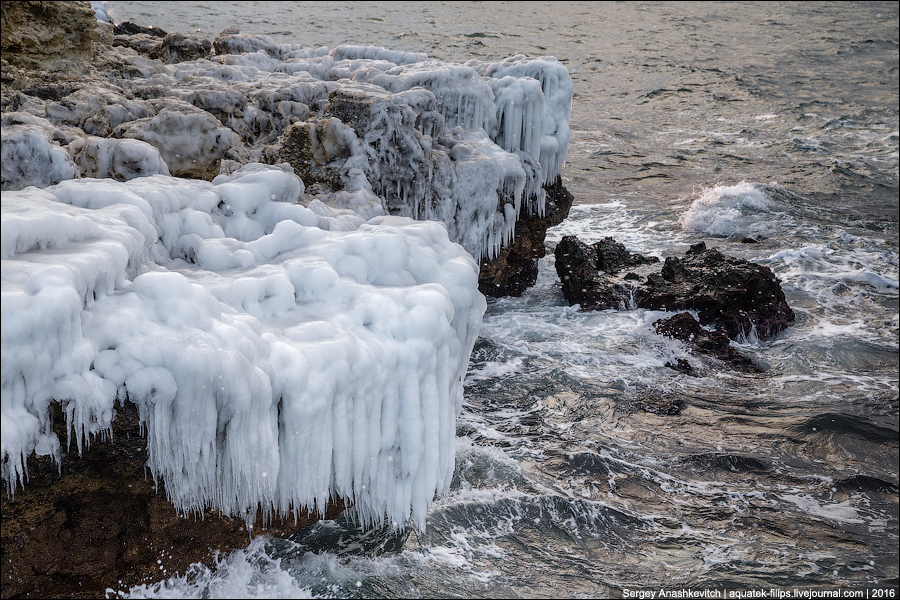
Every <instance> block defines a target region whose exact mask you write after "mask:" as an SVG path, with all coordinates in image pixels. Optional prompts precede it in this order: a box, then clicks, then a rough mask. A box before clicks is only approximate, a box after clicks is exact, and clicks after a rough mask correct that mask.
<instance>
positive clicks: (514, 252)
mask: <svg viewBox="0 0 900 600" xmlns="http://www.w3.org/2000/svg"><path fill="white" fill-rule="evenodd" d="M544 191H545V192H546V194H547V198H546V200H545V204H544V214H543V216H540V215H534V214H523V215H521V216H520V217H519V220H518V221H516V229H515V239H513V241H512V243H511V244H510V245H508V246H504V247H503V248H501V250H500V253H499V254H498V255H497V256H496V257H495V258H494V259H493V260H488V259H487V258H483V259H482V260H481V272H480V274H479V276H478V289H479V290H480V291H481V293H482V294H484V295H485V296H491V297H494V298H497V297H501V296H521V295H522V293H523V292H524V291H525V290H526V289H528V288H529V287H531V286H532V285H534V282H535V281H536V280H537V274H538V260H539V259H541V258H543V257H544V255H545V254H546V252H547V250H546V247H545V246H544V238H545V237H546V235H547V229H549V228H550V227H554V226H556V225H559V224H560V223H562V222H563V220H564V219H565V218H566V217H568V216H569V209H570V208H572V202H573V201H574V200H575V198H574V197H573V196H572V194H571V193H570V192H569V190H567V189H566V187H565V186H564V185H563V183H562V179H561V178H557V179H556V181H555V182H554V183H553V184H551V185H545V186H544Z"/></svg>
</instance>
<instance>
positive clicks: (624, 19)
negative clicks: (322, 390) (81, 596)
mask: <svg viewBox="0 0 900 600" xmlns="http://www.w3.org/2000/svg"><path fill="white" fill-rule="evenodd" d="M113 14H114V16H115V18H116V19H117V20H123V19H128V20H132V21H135V22H137V23H140V24H145V25H149V24H153V25H156V26H159V27H162V28H163V29H167V30H176V31H178V30H180V31H190V30H193V29H200V30H201V31H202V32H203V33H206V34H209V35H210V36H213V35H215V34H216V33H217V32H218V31H220V30H222V29H224V28H225V27H228V26H234V25H237V26H239V27H240V28H241V30H242V32H244V33H256V34H265V35H269V36H271V37H273V38H275V39H276V40H279V41H285V42H288V41H289V42H294V43H302V44H304V45H309V46H311V47H318V46H323V45H324V46H328V47H334V46H336V45H339V44H342V43H356V44H367V45H368V44H372V45H379V46H384V47H387V48H391V49H395V50H406V51H416V52H426V53H428V54H429V56H432V57H435V58H438V59H443V60H448V61H455V62H464V61H466V60H468V59H471V58H479V59H499V58H504V57H507V56H512V55H515V54H520V53H523V54H529V55H553V56H556V57H557V58H559V59H560V60H562V61H563V62H564V63H565V64H566V65H567V66H568V68H569V70H570V72H571V74H572V78H573V80H574V82H575V100H574V105H573V110H572V133H573V138H572V145H571V149H570V153H569V160H568V162H567V165H566V169H565V171H564V181H565V183H566V185H567V186H568V187H569V189H570V190H571V191H572V192H573V194H574V195H575V197H576V206H575V207H574V208H573V210H572V213H571V215H570V218H569V219H568V220H567V221H566V222H565V223H563V224H562V225H561V226H559V227H557V228H555V229H553V230H551V231H550V233H549V236H548V246H549V247H551V248H552V247H553V246H554V245H555V244H556V242H557V241H558V240H559V239H560V238H561V237H562V236H563V235H566V234H576V235H578V236H579V237H580V238H581V239H583V240H585V241H588V242H593V241H597V240H599V239H600V238H602V237H605V236H612V237H614V238H615V239H616V240H618V241H621V242H623V243H624V244H625V245H626V246H627V247H628V248H629V250H631V251H636V252H642V253H646V254H653V255H656V256H660V257H665V256H668V255H671V254H680V253H682V252H683V251H684V250H686V249H687V247H688V245H689V244H692V243H696V242H697V241H700V240H703V241H705V242H706V243H707V245H708V246H711V247H717V248H719V249H720V250H721V251H723V252H725V253H729V254H733V255H736V256H741V257H743V258H746V259H748V260H753V261H756V262H759V263H762V264H765V265H767V266H768V267H770V268H771V269H772V270H773V271H774V272H775V273H776V274H777V275H778V277H779V278H780V280H781V281H782V284H783V286H784V289H785V293H786V295H787V299H788V302H789V303H790V305H791V306H792V308H794V310H795V312H796V313H797V320H796V322H795V323H794V325H793V326H792V327H791V328H789V329H788V330H787V331H786V332H785V333H783V334H782V335H780V336H779V337H777V338H776V339H774V340H770V341H767V342H762V343H761V342H759V341H758V340H753V339H751V340H747V341H746V343H743V344H741V345H740V347H741V350H742V351H744V352H745V353H746V354H748V355H750V356H751V357H753V358H754V359H755V360H756V361H757V362H758V363H759V364H760V365H762V366H763V367H764V369H765V372H764V373H761V374H758V375H746V374H742V373H737V372H734V371H731V370H729V369H728V368H727V367H725V366H723V365H722V364H719V363H717V362H715V361H713V360H708V359H704V358H700V357H698V356H695V355H692V354H690V352H689V351H688V350H687V348H686V347H684V346H683V345H682V344H681V343H680V342H677V341H673V340H669V339H666V338H662V337H660V336H658V335H656V334H655V333H654V330H653V327H652V323H653V322H654V321H656V320H658V319H660V318H664V317H665V316H667V315H666V313H663V312H652V311H643V310H638V311H631V312H611V311H607V312H601V313H580V312H578V311H577V310H576V309H574V308H570V307H567V306H565V302H564V300H563V298H562V294H561V292H560V289H559V282H558V279H557V277H556V272H555V269H554V266H553V257H552V253H550V255H549V256H548V257H547V258H545V259H544V260H542V262H541V266H540V274H539V279H538V283H537V285H536V286H535V287H534V288H533V289H531V290H529V291H528V292H527V293H526V294H525V295H524V296H523V297H521V298H508V299H501V300H492V301H489V307H488V313H487V315H486V318H485V324H484V328H483V331H482V337H481V339H480V340H479V342H478V344H477V345H476V348H475V352H474V355H473V357H472V361H471V365H470V370H469V375H468V377H467V401H466V406H465V408H464V410H463V413H462V415H461V416H460V419H459V426H458V430H457V434H458V441H457V470H456V475H455V478H454V485H453V490H452V492H451V494H450V495H449V496H448V497H446V498H442V499H440V500H439V501H438V502H437V503H436V505H435V507H434V508H433V510H432V512H431V514H430V515H429V518H428V527H427V530H426V531H425V532H416V531H412V532H410V531H407V533H405V534H403V535H397V534H395V533H392V532H390V531H369V532H364V531H359V530H356V529H355V528H354V527H353V526H352V524H349V523H344V522H342V521H340V520H339V521H335V522H322V523H320V524H319V525H317V526H315V527H314V528H313V529H311V530H308V531H305V532H303V533H301V534H299V535H298V536H296V537H295V539H294V540H287V541H285V540H279V541H275V542H266V541H265V540H262V539H260V540H257V541H256V542H254V543H253V544H251V546H250V547H249V548H247V549H246V550H244V551H241V552H236V553H233V554H232V555H230V556H227V557H223V558H222V562H221V564H220V565H219V567H218V568H217V569H215V570H214V571H209V570H207V569H205V568H199V567H198V568H197V569H196V570H195V571H194V572H192V573H189V574H187V575H185V576H182V577H176V578H173V579H170V580H167V581H165V582H160V583H159V584H157V585H154V586H149V587H142V588H136V589H134V590H131V594H132V595H133V596H136V597H140V596H154V597H182V596H185V595H187V596H194V597H236V596H237V597H255V596H258V597H273V596H281V597H287V596H305V595H307V596H308V595H316V596H337V597H380V596H388V597H407V596H425V597H447V596H456V597H560V596H566V597H568V596H574V597H595V596H604V595H613V596H619V595H621V594H622V593H623V591H624V590H626V589H629V590H634V589H639V588H643V589H650V588H655V589H659V588H660V587H661V586H665V587H668V588H682V587H684V588H691V589H702V588H709V587H716V588H720V589H722V588H727V589H755V588H761V589H769V588H771V587H773V586H780V587H784V588H795V587H796V588H801V589H809V588H812V589H819V590H829V589H836V588H838V587H843V588H854V589H863V588H874V587H893V588H896V586H897V584H898V555H897V543H898V410H900V400H898V348H900V345H898V328H900V322H898V305H900V303H898V239H897V235H898V106H897V101H898V7H897V5H896V4H895V3H796V4H794V3H778V4H774V3H766V4H733V3H725V4H705V3H704V4H693V3H671V4H670V3H630V4H612V3H598V4H595V3H585V4H579V3H575V4H563V3H558V2H557V3H553V4H552V5H551V4H550V3H536V2H529V3H499V4H497V3H479V4H468V3H455V2H449V3H430V4H421V3H389V4H371V5H370V4H363V3H359V4H358V3H323V4H309V3H280V2H258V3H219V2H182V3H153V2H115V3H113ZM745 236H752V237H755V238H757V239H760V240H761V242H760V243H758V244H741V243H738V240H739V239H740V238H743V237H745ZM677 358H687V359H688V360H689V361H690V362H691V363H692V364H693V365H694V366H695V368H696V369H697V370H698V371H699V373H700V376H699V377H688V376H686V375H682V374H679V373H677V372H676V371H673V370H671V369H669V368H667V367H665V363H666V362H671V361H673V360H674V359H677ZM660 400H662V401H664V402H668V403H673V402H678V403H680V405H681V406H683V408H682V410H681V412H680V413H679V414H677V415H658V414H655V413H653V412H648V411H647V410H646V407H647V406H650V405H653V404H654V403H658V402H659V401H660Z"/></svg>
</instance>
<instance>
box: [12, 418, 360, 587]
mask: <svg viewBox="0 0 900 600" xmlns="http://www.w3.org/2000/svg"><path fill="white" fill-rule="evenodd" d="M120 413H121V414H120V415H119V417H118V418H117V419H116V420H115V421H114V422H113V437H112V439H111V440H99V439H95V440H94V442H93V443H92V444H91V446H90V448H89V449H86V450H85V453H84V455H83V456H81V457H78V456H77V454H76V453H74V452H73V453H71V454H68V455H65V454H64V456H63V460H62V463H61V465H60V466H59V467H58V466H57V465H55V464H52V463H51V461H50V459H49V458H46V457H44V458H36V457H34V456H32V457H31V458H30V459H29V461H28V472H29V481H28V483H27V485H26V486H25V489H18V490H16V491H15V495H14V496H13V497H12V498H10V497H9V496H7V495H6V494H3V495H2V498H0V507H2V517H3V527H2V546H3V551H2V559H0V560H2V595H0V596H2V597H3V598H23V597H29V596H32V597H44V598H46V597H55V598H100V597H104V592H105V590H106V589H107V588H113V589H127V588H128V587H129V586H132V585H138V584H140V583H143V582H150V581H158V580H159V579H160V578H161V577H162V576H164V575H173V574H175V573H176V572H180V573H183V572H185V570H186V569H187V568H188V567H189V566H190V565H191V564H192V563H195V562H206V563H209V562H211V559H212V558H213V556H214V554H215V552H216V551H222V552H224V551H228V550H231V549H234V548H242V547H244V546H246V545H247V542H248V540H249V539H250V533H249V532H248V531H247V530H246V529H245V527H244V522H243V521H242V520H239V519H231V518H229V517H226V516H224V515H222V514H220V513H218V512H216V511H213V510H206V511H205V512H204V514H203V515H191V516H188V517H182V516H179V515H177V514H176V512H175V509H174V508H173V507H172V505H171V504H170V503H169V502H168V500H167V499H166V494H165V491H164V489H163V484H162V482H161V481H160V482H158V483H155V482H154V481H153V479H152V478H149V477H150V476H149V473H148V472H147V470H146V466H145V465H146V463H147V440H146V438H145V437H143V436H142V435H141V431H140V426H139V419H138V414H137V408H136V407H135V406H134V405H133V404H131V403H127V404H126V405H125V407H124V408H123V409H121V410H120ZM54 422H55V423H56V429H57V430H58V431H57V434H58V435H59V436H60V439H64V437H65V431H64V430H65V426H64V423H65V417H64V415H62V413H61V411H57V414H56V416H55V418H54ZM342 508H343V507H342V505H340V504H339V503H338V504H334V505H332V506H329V507H328V508H327V509H326V514H325V516H326V518H330V519H333V518H334V517H335V515H336V514H337V513H338V512H340V511H341V510H342ZM316 520H317V519H316V518H315V517H313V518H311V519H310V518H309V516H308V515H307V516H306V517H304V518H301V519H299V520H298V521H297V523H294V522H293V520H290V519H289V520H285V521H282V522H278V523H273V524H271V525H270V527H269V529H268V530H266V531H267V532H268V533H271V534H275V535H287V534H291V533H294V532H296V531H297V530H298V529H300V528H301V527H304V526H306V525H309V524H310V523H312V522H314V521H316ZM254 533H259V532H254Z"/></svg>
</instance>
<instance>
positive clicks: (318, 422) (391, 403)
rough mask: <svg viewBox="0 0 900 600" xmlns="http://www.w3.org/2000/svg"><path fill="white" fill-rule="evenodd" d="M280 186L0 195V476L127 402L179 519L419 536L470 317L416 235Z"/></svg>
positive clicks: (137, 184) (454, 267) (430, 240)
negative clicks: (190, 515)
mask: <svg viewBox="0 0 900 600" xmlns="http://www.w3.org/2000/svg"><path fill="white" fill-rule="evenodd" d="M286 169H287V167H284V168H277V167H271V166H266V165H259V164H257V165H248V166H246V167H244V168H243V169H241V170H240V171H238V172H235V173H232V174H231V175H228V176H221V177H220V178H217V179H216V182H215V183H209V182H204V181H193V182H192V181H185V180H182V179H175V178H172V177H166V176H164V175H154V176H149V177H139V178H135V179H132V180H130V181H127V182H116V181H113V180H111V179H105V180H93V179H91V180H88V179H85V180H73V181H70V182H64V183H62V184H60V185H56V186H53V187H48V188H45V189H43V190H36V189H33V188H32V189H27V190H23V191H18V192H4V193H3V196H2V201H3V213H2V215H3V221H2V229H3V247H2V252H3V262H4V266H3V279H4V287H3V300H2V345H3V354H4V368H3V377H2V385H3V405H2V410H3V447H2V452H3V463H2V464H3V478H4V480H5V481H6V483H7V486H8V488H9V490H10V491H11V490H12V489H13V488H14V487H15V486H17V485H19V484H21V483H22V482H23V478H24V472H23V464H24V463H23V461H24V458H25V457H26V456H28V455H29V454H31V453H32V452H33V451H35V450H36V449H42V450H41V451H43V452H49V453H51V454H52V453H54V452H58V450H56V449H55V448H58V446H56V445H54V444H51V443H45V442H44V441H42V440H51V441H52V440H53V439H54V438H55V434H53V432H52V429H51V423H50V418H49V413H48V410H49V409H48V407H49V404H50V403H51V402H53V403H59V404H60V405H61V406H62V407H63V412H64V414H65V415H66V420H67V430H68V431H69V432H70V433H71V434H72V439H73V440H74V442H75V445H76V446H77V447H78V448H83V447H84V446H85V445H86V444H87V443H88V442H89V440H90V437H91V436H92V435H97V434H99V433H102V432H108V431H109V429H110V426H111V422H112V420H113V418H114V415H115V414H116V411H117V410H120V403H121V402H123V401H124V400H125V399H126V398H127V399H129V400H130V401H131V402H135V403H137V405H138V407H139V410H140V417H141V421H142V422H143V423H144V426H145V427H146V429H147V432H148V452H149V465H150V468H151V470H152V472H153V474H154V476H155V477H158V478H161V479H163V480H164V481H165V483H166V490H167V493H168V494H169V496H170V498H171V500H172V502H173V503H174V504H175V506H176V507H178V508H179V509H180V510H181V511H183V512H189V511H193V510H201V509H202V508H204V507H207V506H212V507H216V508H218V509H220V510H222V511H224V512H226V513H229V514H235V515H243V516H245V518H247V519H248V521H252V520H253V518H254V516H255V515H256V512H257V509H260V510H262V511H263V514H264V515H271V514H273V513H277V514H282V515H283V514H290V513H291V511H294V510H298V509H299V508H300V507H304V506H310V507H318V508H319V509H321V508H322V507H324V506H325V503H326V502H327V501H328V498H329V496H331V495H334V496H338V497H343V498H348V499H350V500H351V502H352V504H353V507H354V508H353V510H355V511H356V513H357V515H358V516H359V517H360V518H361V519H362V520H363V521H366V522H373V521H381V520H382V519H384V518H387V519H389V520H390V521H391V522H394V523H396V524H397V525H398V526H402V525H403V524H404V523H405V522H406V521H407V519H408V518H409V517H410V516H412V518H413V519H414V520H415V521H416V523H417V524H419V525H420V526H421V525H423V524H424V517H425V512H426V510H427V507H428V505H429V504H430V502H431V501H432V499H433V497H434V495H435V494H436V493H441V492H443V491H445V490H447V489H448V486H449V483H450V476H451V474H452V471H453V448H454V442H453V438H454V435H455V415H456V413H457V412H458V411H459V410H460V408H461V403H462V381H463V376H464V373H465V370H466V367H467V363H468V356H469V353H470V352H471V349H472V346H473V344H474V341H475V337H476V336H477V333H478V330H479V326H480V322H481V315H482V313H483V311H484V308H485V303H484V299H483V297H482V296H481V294H479V293H478V291H477V266H476V264H475V263H474V261H473V260H472V258H471V256H469V255H468V254H467V253H466V252H465V251H464V250H463V249H462V248H461V247H460V246H458V245H456V244H454V243H452V242H451V241H450V240H449V238H448V236H447V231H446V229H445V228H444V227H443V226H441V225H440V224H437V223H433V222H421V221H414V220H411V219H407V218H401V217H390V216H382V217H375V218H373V219H370V220H369V221H368V222H364V221H363V219H362V218H360V217H359V216H358V215H357V214H356V213H355V212H351V211H349V210H343V211H342V210H335V209H331V208H329V207H327V206H326V205H324V204H323V203H321V202H320V201H318V200H312V201H309V202H308V203H307V205H306V206H304V205H303V202H305V201H306V200H305V198H304V186H303V183H302V182H301V181H300V180H299V179H298V178H297V177H296V176H295V175H293V174H292V173H290V172H289V169H287V170H286Z"/></svg>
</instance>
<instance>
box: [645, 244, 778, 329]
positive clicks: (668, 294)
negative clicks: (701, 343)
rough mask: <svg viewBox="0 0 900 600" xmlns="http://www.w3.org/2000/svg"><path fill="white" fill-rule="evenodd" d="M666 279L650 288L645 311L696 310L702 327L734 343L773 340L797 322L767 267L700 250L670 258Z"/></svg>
mask: <svg viewBox="0 0 900 600" xmlns="http://www.w3.org/2000/svg"><path fill="white" fill-rule="evenodd" d="M692 250H693V249H692ZM662 276H663V278H664V279H665V280H667V281H666V283H667V285H664V286H652V287H649V286H648V293H647V294H646V295H644V296H642V298H641V303H640V306H641V307H642V308H649V309H652V310H662V309H665V310H670V311H672V310H697V311H699V315H698V316H699V319H700V323H701V324H702V325H715V326H716V328H717V329H721V330H723V331H724V332H725V333H726V334H727V335H728V337H729V338H731V339H736V338H738V337H740V336H750V335H752V333H753V332H754V331H755V333H756V335H757V336H758V337H759V339H761V340H765V339H769V338H771V337H772V336H774V335H776V334H777V333H778V332H780V331H782V330H784V329H785V328H786V327H787V326H788V324H790V323H791V322H793V320H794V311H793V310H791V308H790V306H788V304H787V300H786V299H785V297H784V291H783V290H782V289H781V284H779V283H778V279H777V278H776V277H775V275H774V273H772V270H771V269H769V268H768V267H766V266H763V265H757V264H755V263H751V262H749V261H746V260H744V259H741V258H735V257H733V256H728V255H725V254H722V253H721V252H719V251H718V250H714V249H713V250H707V249H702V250H701V249H697V250H693V251H689V252H688V253H687V254H686V255H685V257H684V258H682V259H678V258H674V257H669V258H667V259H666V262H665V265H664V266H663V271H662Z"/></svg>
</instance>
